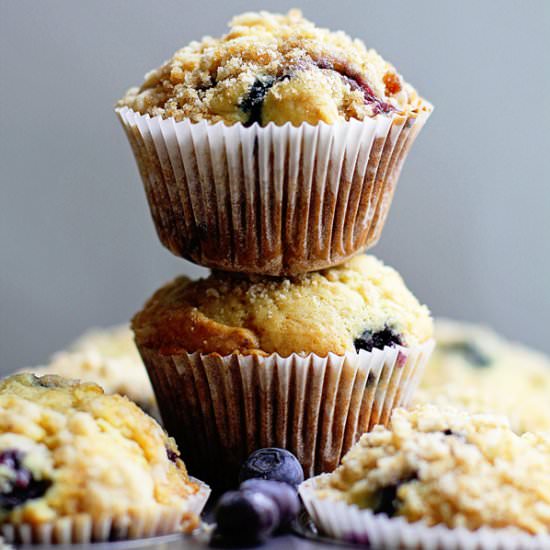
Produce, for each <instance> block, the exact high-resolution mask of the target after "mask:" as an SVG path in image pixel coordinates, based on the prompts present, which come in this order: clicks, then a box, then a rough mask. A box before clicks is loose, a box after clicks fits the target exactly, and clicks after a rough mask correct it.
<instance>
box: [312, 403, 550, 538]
mask: <svg viewBox="0 0 550 550" xmlns="http://www.w3.org/2000/svg"><path fill="white" fill-rule="evenodd" d="M318 497H319V498H322V499H330V500H335V501H344V502H346V503H348V504H354V505H357V506H359V507H360V508H365V509H369V510H372V511H373V512H374V514H385V515H387V516H389V517H402V518H405V519H406V520H407V521H408V522H416V521H423V522H424V523H425V524H426V525H429V526H435V525H445V526H447V527H450V528H455V527H465V528H467V529H470V530H476V529H479V528H481V527H489V528H494V529H500V528H513V530H514V529H515V530H517V531H518V532H526V533H530V534H550V439H549V438H548V437H547V435H546V436H545V435H542V434H539V435H535V434H531V433H527V434H524V435H523V436H518V435H517V434H515V433H514V432H513V431H512V430H511V429H510V426H509V424H508V422H507V420H506V419H505V418H504V417H499V416H491V415H486V414H474V415H471V414H469V413H467V412H464V411H460V410H458V409H450V408H449V409H439V408H437V407H435V406H432V405H425V406H421V407H418V408H416V409H413V410H412V411H410V412H408V411H406V410H404V409H397V410H395V411H394V412H393V415H392V419H391V422H390V425H389V426H388V428H384V427H382V426H379V427H376V428H375V429H374V430H373V431H372V432H371V433H368V434H365V435H363V436H362V437H361V439H360V441H359V443H358V444H357V445H356V446H355V447H353V448H352V449H351V450H350V451H349V453H348V454H347V455H346V456H345V457H344V459H343V461H342V465H341V466H340V467H339V468H338V469H337V470H336V471H335V472H334V473H333V474H331V475H330V476H327V477H326V478H324V480H322V481H321V482H320V484H319V485H318Z"/></svg>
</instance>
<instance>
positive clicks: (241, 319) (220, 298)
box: [132, 255, 432, 357]
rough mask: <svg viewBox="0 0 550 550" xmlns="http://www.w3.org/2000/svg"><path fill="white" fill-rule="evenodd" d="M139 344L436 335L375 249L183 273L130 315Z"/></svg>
mask: <svg viewBox="0 0 550 550" xmlns="http://www.w3.org/2000/svg"><path fill="white" fill-rule="evenodd" d="M132 328H133V330H134V332H135V335H136V342H137V344H138V347H139V348H140V349H143V348H152V349H156V350H158V352H159V353H161V354H164V355H170V354H177V353H181V352H190V353H192V352H196V351H198V352H201V353H218V354H220V355H228V354H231V353H238V354H241V355H263V356H266V355H269V354H273V353H277V354H279V355H281V356H283V357H286V356H289V355H291V354H294V353H296V354H299V355H307V354H310V353H314V354H316V355H318V356H323V357H324V356H326V355H328V354H329V353H334V354H337V355H343V354H345V353H346V352H358V351H360V350H366V351H371V350H372V349H373V348H378V349H382V348H384V347H385V346H397V345H399V346H416V345H419V344H421V343H423V342H425V341H426V340H428V339H430V338H431V336H432V321H431V317H430V314H429V311H428V309H427V307H426V306H423V305H421V304H420V303H419V302H418V300H417V299H416V298H415V297H414V296H413V295H412V293H411V292H410V291H409V290H408V289H407V287H406V286H405V284H404V282H403V279H402V278H401V276H400V275H399V274H398V273H397V272H396V271H395V270H394V269H392V268H391V267H388V266H385V265H384V264H383V263H382V262H380V261H379V260H378V259H376V258H375V257H374V256H368V255H359V256H356V257H355V258H353V259H352V260H350V261H348V262H347V263H345V264H343V265H341V266H338V267H335V268H332V269H327V270H325V271H320V272H315V273H309V274H307V275H303V276H300V277H296V278H294V279H290V278H284V279H272V278H260V277H246V276H242V275H235V274H228V273H222V272H217V273H214V274H212V275H211V276H210V277H208V278H206V279H200V280H198V281H190V280H189V279H187V278H186V277H179V278H177V279H175V280H174V281H172V282H171V283H169V284H168V285H166V286H164V287H162V288H161V289H160V290H158V291H157V292H156V293H155V294H154V296H153V297H152V298H151V299H150V300H149V301H148V302H147V304H146V305H145V308H144V309H143V310H142V311H141V312H139V313H138V314H137V315H136V316H135V317H134V319H133V321H132Z"/></svg>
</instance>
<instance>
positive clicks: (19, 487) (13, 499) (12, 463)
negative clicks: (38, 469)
mask: <svg viewBox="0 0 550 550" xmlns="http://www.w3.org/2000/svg"><path fill="white" fill-rule="evenodd" d="M23 458H24V454H23V453H22V452H21V451H18V450H17V449H7V450H5V451H2V452H0V467H2V468H3V469H5V470H8V471H9V472H10V473H11V474H12V475H11V476H10V477H9V478H8V479H6V480H5V482H4V483H3V486H2V489H1V490H0V508H1V509H3V510H12V509H13V508H15V507H17V506H20V505H21V504H23V503H24V502H26V501H27V500H31V499H34V498H39V497H41V496H42V495H43V494H44V493H45V492H46V491H47V490H48V488H49V487H50V485H51V481H49V480H46V479H34V476H33V475H32V472H31V471H30V470H29V469H28V468H26V467H25V466H24V465H23Z"/></svg>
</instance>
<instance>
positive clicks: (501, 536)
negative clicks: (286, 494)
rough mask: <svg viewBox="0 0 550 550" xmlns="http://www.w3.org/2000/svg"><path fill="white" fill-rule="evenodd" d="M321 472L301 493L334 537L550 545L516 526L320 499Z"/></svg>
mask: <svg viewBox="0 0 550 550" xmlns="http://www.w3.org/2000/svg"><path fill="white" fill-rule="evenodd" d="M326 476H327V474H325V475H320V476H317V477H314V478H311V479H308V480H307V481H304V483H302V485H300V487H299V489H298V492H299V493H300V496H301V497H302V501H303V503H304V506H305V507H306V510H307V512H308V514H309V515H310V516H311V518H312V519H313V521H314V523H315V525H316V526H317V527H318V528H319V530H320V531H321V532H322V533H324V534H326V535H328V536H329V537H331V538H334V539H337V540H341V541H346V542H355V543H359V544H364V545H366V546H368V547H369V548H373V549H375V550H376V549H381V550H382V549H383V550H387V549H389V548H392V549H393V548H416V549H419V550H420V549H421V550H448V549H455V550H488V549H490V550H501V549H502V550H528V549H543V548H544V549H546V550H548V549H549V548H550V535H536V536H535V535H529V534H527V533H525V534H519V533H518V531H517V530H513V529H491V528H487V527H484V528H481V529H478V530H476V531H471V530H469V529H466V528H464V527H458V528H449V527H446V526H444V525H438V526H435V527H429V526H427V525H426V524H425V523H423V522H415V523H409V522H407V521H406V520H405V519H404V518H388V516H386V515H385V514H373V513H372V512H371V511H370V510H364V509H360V508H358V507H357V506H354V505H349V504H347V503H345V502H338V501H334V500H329V499H328V498H319V497H318V495H317V494H316V492H315V489H316V487H317V483H318V481H319V480H321V479H323V478H325V477H326Z"/></svg>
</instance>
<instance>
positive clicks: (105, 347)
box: [25, 325, 159, 419]
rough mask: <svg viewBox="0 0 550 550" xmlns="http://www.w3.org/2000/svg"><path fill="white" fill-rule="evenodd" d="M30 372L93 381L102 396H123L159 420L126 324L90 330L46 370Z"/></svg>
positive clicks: (145, 373)
mask: <svg viewBox="0 0 550 550" xmlns="http://www.w3.org/2000/svg"><path fill="white" fill-rule="evenodd" d="M25 370H26V371H29V370H30V369H25ZM32 372H33V373H34V374H37V375H44V374H57V375H59V376H64V377H66V378H76V379H78V380H82V381H84V382H95V383H96V384H98V385H99V386H101V387H102V388H103V390H104V391H105V393H107V394H112V393H118V394H120V395H125V396H126V397H128V398H129V399H131V400H132V401H134V402H135V403H136V404H137V405H139V406H140V408H142V409H143V410H144V411H145V412H146V413H148V414H150V415H151V416H153V417H154V418H156V419H158V418H159V414H158V409H157V405H156V401H155V395H154V393H153V388H152V387H151V382H150V381H149V377H148V376H147V371H146V370H145V367H144V365H143V361H142V360H141V357H140V355H139V353H138V350H137V348H136V344H135V343H134V336H133V334H132V331H131V330H130V328H129V327H128V326H127V325H120V326H116V327H110V328H103V329H93V330H90V331H88V332H86V333H85V334H83V335H82V336H80V337H79V338H78V339H77V340H76V341H75V342H73V343H72V344H70V346H69V347H68V348H67V349H66V350H63V351H59V352H57V353H56V354H55V355H54V356H53V357H52V359H51V361H50V363H49V364H48V365H47V366H46V367H39V368H33V369H32Z"/></svg>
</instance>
